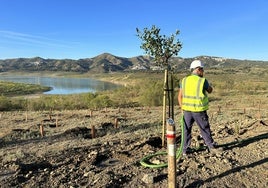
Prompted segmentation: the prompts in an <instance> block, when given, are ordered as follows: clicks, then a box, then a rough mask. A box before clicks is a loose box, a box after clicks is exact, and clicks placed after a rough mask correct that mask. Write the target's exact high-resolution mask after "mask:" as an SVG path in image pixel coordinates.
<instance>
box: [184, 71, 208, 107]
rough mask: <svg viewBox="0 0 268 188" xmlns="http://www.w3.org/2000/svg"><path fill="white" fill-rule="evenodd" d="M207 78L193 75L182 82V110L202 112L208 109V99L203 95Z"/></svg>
mask: <svg viewBox="0 0 268 188" xmlns="http://www.w3.org/2000/svg"><path fill="white" fill-rule="evenodd" d="M204 83H205V78H201V77H199V76H197V75H191V76H188V77H186V78H184V79H183V80H182V90H183V94H182V109H183V110H186V111H191V112H201V111H205V110H207V109H208V97H207V95H206V93H205V94H204V93H203V87H204Z"/></svg>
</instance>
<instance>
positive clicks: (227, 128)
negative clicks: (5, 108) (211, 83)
mask: <svg viewBox="0 0 268 188" xmlns="http://www.w3.org/2000/svg"><path fill="white" fill-rule="evenodd" d="M218 105H219V104H218V103H216V102H212V104H211V108H210V110H209V116H210V122H211V128H212V130H213V137H214V139H215V140H216V141H217V142H218V143H219V144H220V145H221V147H222V148H223V150H224V151H223V152H222V153H221V154H217V155H212V154H210V153H208V152H207V151H206V149H204V148H203V147H200V146H202V145H203V140H202V139H200V138H199V131H198V128H197V126H195V127H194V130H193V138H194V139H193V142H192V146H193V148H195V149H196V151H195V152H193V153H191V154H190V155H189V157H188V158H186V159H178V163H177V185H178V187H260V188H263V187H268V158H267V156H268V140H267V139H268V118H267V113H268V111H267V106H263V108H262V109H260V110H258V108H257V107H256V106H252V105H248V106H244V107H241V106H239V107H238V105H233V104H229V103H227V102H226V103H224V104H222V107H221V108H219V107H218ZM266 105H267V104H266ZM237 107H238V108H237ZM175 112H176V113H175V117H176V118H175V121H176V123H177V125H176V129H177V136H178V147H179V140H180V126H179V124H178V122H179V118H180V116H181V115H180V113H179V109H176V111H175ZM89 114H90V111H89V110H79V111H61V112H53V113H52V114H51V116H50V113H49V112H28V113H27V115H26V112H2V113H1V118H0V120H1V125H0V138H1V142H0V161H1V167H0V185H1V187H3V188H4V187H167V186H168V184H167V168H148V167H144V166H142V165H141V164H140V160H141V159H142V158H143V157H145V156H147V155H151V154H154V153H156V152H159V151H166V149H165V148H162V147H161V131H162V127H161V126H162V125H161V119H162V117H161V114H162V107H154V108H150V109H149V108H127V109H107V110H105V109H102V110H98V111H93V113H92V116H90V115H89ZM116 118H117V120H118V128H115V127H114V124H115V119H116ZM40 125H43V126H44V134H45V135H44V136H43V137H41V136H40V131H39V126H40ZM92 126H94V128H95V130H96V138H92V130H91V129H92ZM151 162H154V163H157V162H160V163H165V162H166V156H165V155H164V156H162V157H159V158H157V159H155V158H153V159H152V161H151Z"/></svg>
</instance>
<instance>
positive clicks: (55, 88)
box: [0, 75, 121, 94]
mask: <svg viewBox="0 0 268 188" xmlns="http://www.w3.org/2000/svg"><path fill="white" fill-rule="evenodd" d="M0 80H3V81H10V82H17V83H28V84H39V85H43V86H49V87H51V88H52V90H50V91H48V92H45V93H44V94H76V93H88V92H90V93H95V92H97V91H104V90H112V89H116V88H119V87H121V86H119V85H116V84H113V83H110V82H103V81H99V80H95V79H91V78H66V77H45V76H44V77H43V76H16V75H12V76H11V75H8V76H4V75H0Z"/></svg>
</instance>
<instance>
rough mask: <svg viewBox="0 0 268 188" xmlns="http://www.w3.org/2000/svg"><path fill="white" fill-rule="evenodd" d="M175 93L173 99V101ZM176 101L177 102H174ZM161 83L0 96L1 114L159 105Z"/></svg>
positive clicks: (145, 82) (148, 82) (160, 102)
mask: <svg viewBox="0 0 268 188" xmlns="http://www.w3.org/2000/svg"><path fill="white" fill-rule="evenodd" d="M174 88H176V86H174ZM176 93H177V92H176V91H175V95H174V98H176V97H177V96H176ZM174 101H175V102H176V101H177V100H176V99H174ZM162 102H163V81H162V80H150V79H148V80H144V81H143V82H140V83H139V84H137V85H135V86H127V87H121V88H119V89H116V90H109V91H103V92H97V93H83V94H73V95H41V96H40V97H39V98H25V97H8V96H3V95H2V96H1V97H0V111H11V110H32V111H36V110H50V109H54V110H76V109H98V108H105V107H115V108H117V107H134V106H160V105H162Z"/></svg>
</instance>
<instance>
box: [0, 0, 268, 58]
mask: <svg viewBox="0 0 268 188" xmlns="http://www.w3.org/2000/svg"><path fill="white" fill-rule="evenodd" d="M0 5H1V6H0V59H8V58H18V57H27V58H29V57H36V56H39V57H42V58H55V59H64V58H68V59H82V58H92V57H95V56H97V55H100V54H102V53H105V52H107V53H111V54H113V55H116V56H120V57H134V56H138V55H145V52H144V50H142V49H141V48H140V45H141V40H140V39H139V38H138V37H137V36H136V34H137V33H136V28H139V29H140V30H143V28H145V27H147V28H151V26H152V25H155V26H157V27H159V28H160V29H161V32H160V34H162V35H167V36H170V35H171V34H172V33H175V31H176V30H180V34H179V36H178V39H179V40H180V41H181V42H182V44H183V47H182V49H181V51H180V52H179V54H178V56H180V57H183V58H187V57H196V56H199V55H209V56H217V57H226V58H236V59H249V60H265V61H268V8H267V7H268V1H267V0H254V1H253V0H251V1H250V0H247V1H246V0H202V1H201V0H133V1H128V0H0Z"/></svg>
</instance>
